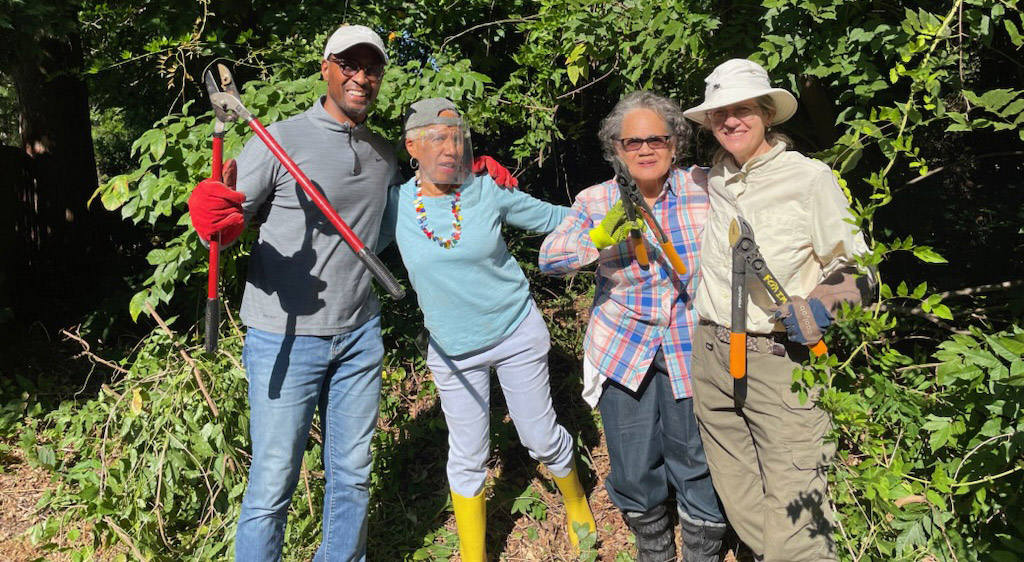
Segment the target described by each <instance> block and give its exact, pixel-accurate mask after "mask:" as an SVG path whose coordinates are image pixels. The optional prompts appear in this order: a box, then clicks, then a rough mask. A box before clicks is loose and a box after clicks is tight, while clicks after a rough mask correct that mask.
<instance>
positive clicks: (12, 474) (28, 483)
mask: <svg viewBox="0 0 1024 562" xmlns="http://www.w3.org/2000/svg"><path fill="white" fill-rule="evenodd" d="M0 467H2V469H3V472H0V553H3V554H2V557H3V559H4V560H9V561H11V562H22V561H25V562H28V561H30V560H35V559H37V558H39V557H41V556H43V555H44V554H45V553H44V552H43V551H41V550H39V549H38V548H36V547H35V546H33V545H32V542H31V541H30V540H29V538H28V537H27V536H26V532H27V531H28V529H29V528H30V527H31V526H32V525H34V524H35V523H37V522H38V521H39V515H38V514H37V512H36V503H37V502H38V501H39V498H40V497H42V495H43V493H44V492H45V491H46V490H48V489H49V488H50V486H51V484H50V476H49V474H48V473H47V472H46V471H45V470H43V469H41V468H32V467H31V466H29V465H28V464H26V463H25V459H24V457H23V456H22V455H21V452H20V451H18V450H17V449H14V450H12V451H11V452H10V453H7V454H4V455H0ZM51 559H54V560H60V558H51Z"/></svg>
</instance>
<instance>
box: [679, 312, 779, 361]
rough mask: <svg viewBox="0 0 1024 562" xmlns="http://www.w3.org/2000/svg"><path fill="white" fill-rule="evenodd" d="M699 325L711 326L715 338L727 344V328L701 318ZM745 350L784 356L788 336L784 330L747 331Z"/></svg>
mask: <svg viewBox="0 0 1024 562" xmlns="http://www.w3.org/2000/svg"><path fill="white" fill-rule="evenodd" d="M699 324H700V325H701V326H711V327H712V328H713V329H714V331H715V339H717V340H718V341H720V342H722V343H724V344H727V345H728V343H729V328H726V327H725V326H722V325H721V324H717V323H715V322H712V321H711V320H707V319H704V318H701V319H700V321H699ZM746 339H747V350H748V351H753V352H755V353H770V354H772V355H778V356H779V357H785V355H786V342H787V341H788V338H787V337H786V333H785V332H772V333H771V334H767V335H766V334H751V333H747V338H746Z"/></svg>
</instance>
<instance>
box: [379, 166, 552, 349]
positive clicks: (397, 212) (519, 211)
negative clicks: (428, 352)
mask: <svg viewBox="0 0 1024 562" xmlns="http://www.w3.org/2000/svg"><path fill="white" fill-rule="evenodd" d="M459 189H460V191H461V202H460V203H461V209H462V234H461V237H460V239H459V241H458V243H457V244H455V245H454V246H452V247H451V248H442V247H441V246H440V245H438V243H437V242H435V241H434V240H431V239H429V238H427V236H426V235H425V234H424V233H423V230H422V229H421V228H420V224H419V221H418V218H417V214H416V208H415V203H414V200H415V199H416V180H415V179H411V180H409V181H407V182H405V183H404V184H402V185H399V186H394V187H392V188H391V191H390V193H389V196H388V205H387V210H386V211H385V213H384V221H383V223H382V225H381V243H380V245H379V246H378V247H379V248H383V247H385V246H387V244H389V243H390V242H391V240H392V239H394V240H395V241H397V243H398V250H399V252H400V253H401V255H402V261H403V262H404V263H405V267H406V269H407V270H408V271H409V280H410V281H411V282H412V287H413V290H415V291H416V296H417V298H418V300H419V305H420V309H421V310H422V311H423V319H424V324H425V325H426V327H427V330H428V331H429V332H430V337H431V339H432V340H433V343H434V345H435V346H437V347H439V348H440V349H441V350H443V351H444V352H445V354H447V355H449V356H458V355H465V354H467V353H471V352H474V351H478V350H481V349H484V348H487V347H489V346H491V345H493V344H495V343H497V342H499V341H501V339H502V338H504V337H506V336H508V335H509V334H511V333H512V332H514V331H515V329H516V328H517V327H519V324H520V323H521V322H522V321H523V320H524V319H525V318H526V315H527V313H528V312H529V310H530V302H531V297H530V286H529V283H528V282H527V280H526V275H524V274H523V271H522V269H520V268H519V264H518V263H517V262H516V260H515V258H513V257H512V255H511V254H510V253H509V251H508V246H507V245H506V244H505V239H504V238H503V237H502V235H501V227H502V224H508V225H511V226H514V227H516V228H520V229H523V230H530V231H536V232H550V231H552V230H554V228H555V227H556V226H558V223H560V222H561V221H562V219H563V218H564V217H565V216H566V214H568V212H569V208H568V207H562V206H558V205H553V204H551V203H547V202H545V201H541V200H539V199H536V198H534V197H532V196H530V195H528V194H527V193H524V192H522V191H518V190H515V189H506V188H503V187H499V186H498V185H497V184H495V183H494V180H493V179H491V178H490V177H488V176H477V177H475V178H473V179H472V180H471V181H470V182H467V183H466V184H463V185H462V187H460V188H459ZM453 197H454V196H453V195H452V194H448V195H442V196H440V197H427V196H424V197H423V205H424V207H425V209H426V217H427V218H426V220H427V227H428V228H429V229H431V230H433V231H434V233H435V235H436V236H439V237H441V238H445V239H450V238H451V237H452V230H453V229H452V221H453V219H454V217H453V216H452V209H451V203H452V199H453Z"/></svg>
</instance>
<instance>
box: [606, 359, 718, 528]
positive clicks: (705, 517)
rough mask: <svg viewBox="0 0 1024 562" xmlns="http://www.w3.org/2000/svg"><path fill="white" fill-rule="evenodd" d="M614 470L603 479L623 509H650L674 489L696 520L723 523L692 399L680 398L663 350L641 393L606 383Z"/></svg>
mask: <svg viewBox="0 0 1024 562" xmlns="http://www.w3.org/2000/svg"><path fill="white" fill-rule="evenodd" d="M598 407H599V409H600V411H601V418H602V420H603V425H604V430H605V438H606V439H607V441H608V455H609V457H610V460H611V473H610V474H609V475H608V479H607V480H606V481H605V487H606V488H607V489H608V495H609V496H610V497H611V500H612V503H614V504H615V506H616V507H618V508H619V509H621V510H624V511H630V512H640V513H642V512H646V511H649V510H651V509H653V508H654V507H656V506H658V505H660V504H661V503H663V502H664V501H665V500H666V499H668V497H669V487H670V486H671V488H672V489H674V490H675V492H676V501H677V503H678V504H679V510H680V511H681V512H683V513H686V514H687V515H689V516H690V518H692V519H695V520H698V521H709V522H713V523H721V522H724V521H725V516H724V515H723V514H722V510H721V506H720V505H719V503H718V496H717V495H716V494H715V489H714V488H713V487H712V485H711V473H710V471H709V470H708V463H707V459H706V458H705V456H704V447H703V446H702V445H701V441H700V433H699V431H698V429H697V419H696V418H695V417H694V414H693V400H692V399H689V398H687V399H684V400H676V399H675V397H673V395H672V385H671V383H670V381H669V378H668V373H667V369H666V367H665V357H664V355H663V354H662V352H661V351H660V350H659V351H658V354H657V356H656V357H655V359H654V362H653V363H652V364H651V370H650V371H648V373H647V376H646V377H645V378H644V382H643V384H642V385H641V386H640V388H639V390H638V392H636V393H633V392H632V391H630V390H629V389H627V388H626V387H624V386H622V385H619V384H617V383H615V382H613V381H608V382H607V383H605V388H604V393H603V394H602V395H601V401H600V403H599V404H598Z"/></svg>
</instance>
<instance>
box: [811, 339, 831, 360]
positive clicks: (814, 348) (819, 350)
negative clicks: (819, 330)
mask: <svg viewBox="0 0 1024 562" xmlns="http://www.w3.org/2000/svg"><path fill="white" fill-rule="evenodd" d="M807 347H810V348H811V353H813V354H815V355H817V356H819V357H820V356H822V355H825V354H826V353H828V346H827V345H825V340H818V343H816V344H814V345H809V346H807Z"/></svg>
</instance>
